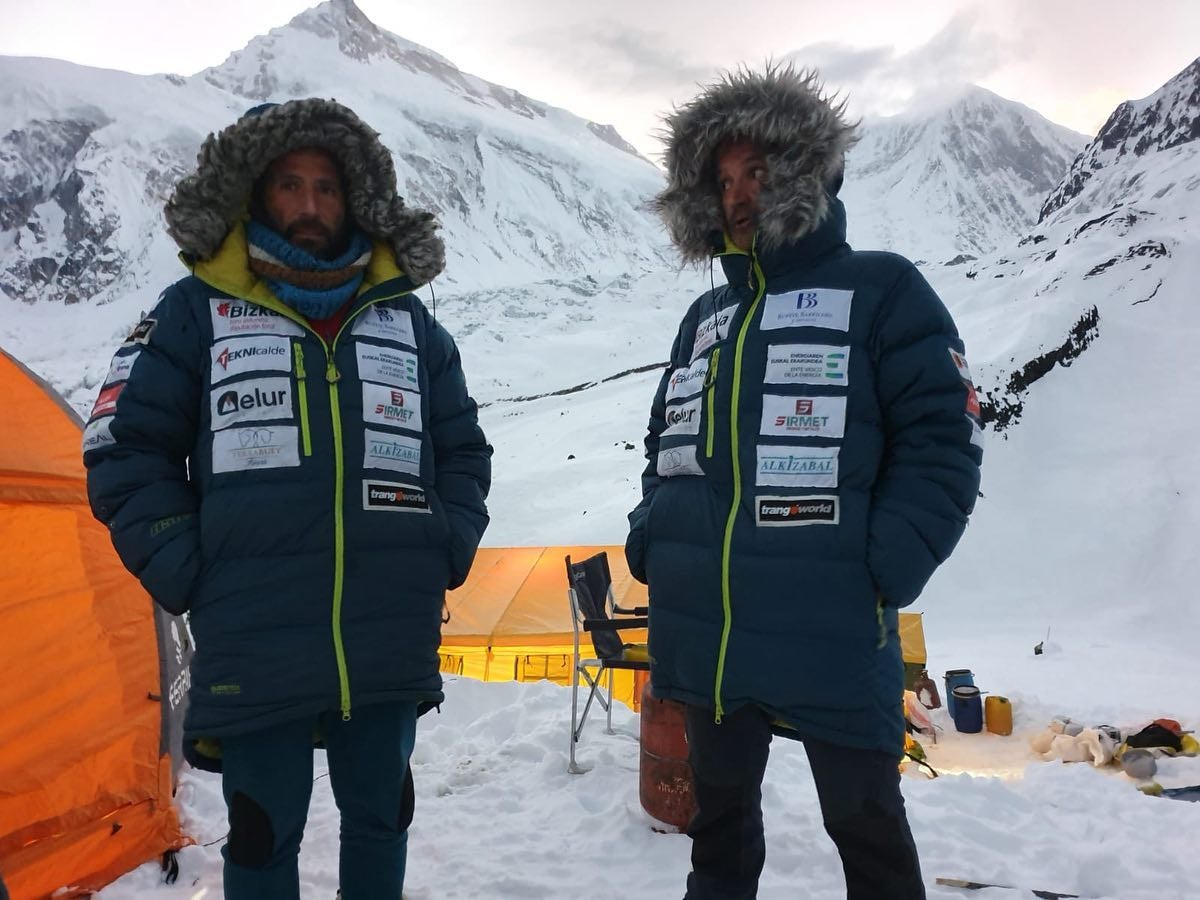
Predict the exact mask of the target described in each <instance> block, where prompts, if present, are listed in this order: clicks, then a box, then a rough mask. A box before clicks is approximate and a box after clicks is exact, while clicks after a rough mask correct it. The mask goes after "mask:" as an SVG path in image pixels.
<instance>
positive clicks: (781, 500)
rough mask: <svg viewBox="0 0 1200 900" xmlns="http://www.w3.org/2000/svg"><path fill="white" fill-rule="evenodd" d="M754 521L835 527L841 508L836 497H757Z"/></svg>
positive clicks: (839, 519) (769, 524) (759, 522)
mask: <svg viewBox="0 0 1200 900" xmlns="http://www.w3.org/2000/svg"><path fill="white" fill-rule="evenodd" d="M754 521H755V523H756V524H758V525H759V526H771V525H837V524H838V522H839V521H841V507H840V506H839V504H838V498H837V496H836V495H832V494H831V495H827V496H814V497H758V498H756V499H755V509H754Z"/></svg>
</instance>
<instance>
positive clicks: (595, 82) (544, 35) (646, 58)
mask: <svg viewBox="0 0 1200 900" xmlns="http://www.w3.org/2000/svg"><path fill="white" fill-rule="evenodd" d="M673 40H674V39H673V37H672V36H671V35H668V34H664V33H662V32H655V31H648V30H645V29H638V28H630V27H629V26H628V25H625V24H621V25H617V24H616V23H613V22H602V23H591V24H587V25H582V24H581V25H579V26H573V27H569V28H553V29H539V30H536V31H528V32H525V33H523V34H520V35H518V36H517V37H516V38H515V41H516V42H517V43H519V44H521V45H522V46H526V47H529V48H530V49H534V50H537V51H538V52H539V53H544V54H547V55H548V56H549V57H550V58H551V59H552V60H553V61H554V62H555V64H556V67H557V68H558V70H559V71H560V72H569V73H570V74H571V75H572V76H573V77H574V78H575V79H576V80H577V81H578V82H579V84H580V85H581V86H582V87H585V88H587V89H589V90H594V91H599V92H603V93H609V94H627V93H630V92H634V93H638V94H653V95H656V96H662V95H663V94H671V93H674V92H675V91H677V90H678V89H680V88H681V87H685V86H691V85H694V84H695V83H696V82H701V81H706V80H709V79H711V78H712V77H713V75H714V74H715V72H716V69H715V68H714V67H713V66H711V65H705V64H703V63H699V62H696V61H694V60H690V59H688V58H687V57H686V56H685V54H684V53H683V51H682V50H680V49H679V48H677V47H675V46H673Z"/></svg>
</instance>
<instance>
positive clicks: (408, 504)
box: [363, 481, 430, 513]
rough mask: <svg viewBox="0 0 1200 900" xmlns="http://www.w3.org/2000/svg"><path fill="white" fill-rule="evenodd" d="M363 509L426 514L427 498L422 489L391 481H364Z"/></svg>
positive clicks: (427, 509) (428, 510)
mask: <svg viewBox="0 0 1200 900" xmlns="http://www.w3.org/2000/svg"><path fill="white" fill-rule="evenodd" d="M363 509H366V510H384V511H386V512H418V513H427V512H430V509H429V496H428V495H427V494H426V493H425V490H424V489H423V488H419V487H413V486H412V485H411V484H396V483H395V482H392V481H364V482H363Z"/></svg>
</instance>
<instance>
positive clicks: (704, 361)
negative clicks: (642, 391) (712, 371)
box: [667, 356, 708, 403]
mask: <svg viewBox="0 0 1200 900" xmlns="http://www.w3.org/2000/svg"><path fill="white" fill-rule="evenodd" d="M706 378H708V357H707V356H705V357H702V358H701V359H698V360H696V361H695V362H694V363H692V365H691V366H690V367H688V368H686V369H676V370H675V371H674V372H672V373H671V379H670V381H668V382H667V402H668V403H670V402H671V401H672V400H681V399H683V398H684V397H690V396H692V395H693V394H698V393H700V391H702V390H703V389H704V380H705V379H706Z"/></svg>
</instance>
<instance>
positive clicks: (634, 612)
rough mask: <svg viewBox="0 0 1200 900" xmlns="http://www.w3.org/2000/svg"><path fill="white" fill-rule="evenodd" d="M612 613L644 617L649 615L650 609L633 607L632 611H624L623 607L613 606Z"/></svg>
mask: <svg viewBox="0 0 1200 900" xmlns="http://www.w3.org/2000/svg"><path fill="white" fill-rule="evenodd" d="M613 612H618V613H620V614H621V615H623V616H644V615H648V614H649V612H650V607H648V606H635V607H634V608H633V609H625V608H624V607H621V606H614V607H613Z"/></svg>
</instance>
